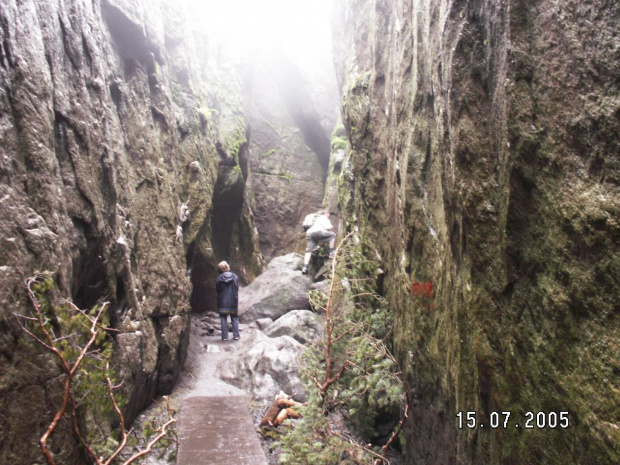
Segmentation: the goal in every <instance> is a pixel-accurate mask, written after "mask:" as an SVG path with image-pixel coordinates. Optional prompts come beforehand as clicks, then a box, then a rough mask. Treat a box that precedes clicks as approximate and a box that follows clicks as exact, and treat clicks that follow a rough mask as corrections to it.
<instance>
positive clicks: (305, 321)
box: [210, 253, 323, 402]
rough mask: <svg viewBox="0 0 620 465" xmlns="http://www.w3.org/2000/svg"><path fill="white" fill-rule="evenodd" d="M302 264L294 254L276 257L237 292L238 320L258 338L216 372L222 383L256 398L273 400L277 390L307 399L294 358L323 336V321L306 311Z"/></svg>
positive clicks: (307, 282) (306, 294)
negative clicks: (255, 333)
mask: <svg viewBox="0 0 620 465" xmlns="http://www.w3.org/2000/svg"><path fill="white" fill-rule="evenodd" d="M302 265H303V257H301V256H300V255H298V254H295V253H292V254H288V255H285V256H283V257H277V258H274V259H273V260H272V261H271V262H270V263H269V265H268V267H267V269H266V270H265V271H264V272H263V273H262V274H261V275H260V276H258V277H257V278H256V279H255V280H254V281H253V282H252V284H250V285H249V286H247V287H246V288H244V289H243V290H242V292H241V293H240V296H239V313H240V320H241V321H242V323H244V325H246V324H247V325H248V327H250V328H255V329H256V330H257V331H256V332H257V335H256V337H255V338H253V339H252V340H251V341H249V340H246V344H247V345H245V344H244V348H243V350H242V351H240V352H239V353H238V354H237V355H238V356H237V357H236V358H235V360H234V361H233V362H232V363H231V362H230V361H228V362H226V363H225V364H222V365H221V366H219V367H218V371H219V373H220V377H221V378H222V379H223V380H224V381H226V382H228V383H230V384H232V385H234V386H237V387H239V388H242V389H245V390H246V391H247V392H248V393H250V394H251V395H252V397H254V398H255V399H257V400H263V401H268V402H271V401H273V398H274V396H275V395H276V394H277V393H278V392H280V391H281V390H282V391H284V392H287V393H289V394H294V395H295V398H296V399H297V400H299V401H302V402H303V401H304V400H305V391H304V387H303V383H302V382H301V380H300V376H299V365H298V358H299V357H300V356H301V355H302V354H303V352H304V351H305V350H306V345H307V344H310V343H312V342H315V341H317V340H320V339H321V338H322V337H323V322H322V319H321V317H320V316H319V315H317V314H316V313H314V312H313V311H311V310H310V303H309V301H308V291H309V290H310V285H311V283H310V280H309V279H308V278H307V277H306V276H304V275H302V273H301V267H302ZM210 324H211V323H210Z"/></svg>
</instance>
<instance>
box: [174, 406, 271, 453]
mask: <svg viewBox="0 0 620 465" xmlns="http://www.w3.org/2000/svg"><path fill="white" fill-rule="evenodd" d="M220 464H221V465H229V464H235V465H267V459H266V458H265V454H264V452H263V449H262V448H261V444H260V441H259V439H258V437H257V436H256V430H255V428H254V423H253V421H252V417H251V416H250V411H249V410H248V407H247V405H246V403H245V398H244V397H240V396H220V397H188V398H186V399H183V404H182V407H181V413H180V419H179V452H178V455H177V465H220Z"/></svg>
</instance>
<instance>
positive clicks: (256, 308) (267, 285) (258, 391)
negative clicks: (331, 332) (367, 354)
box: [134, 254, 321, 465]
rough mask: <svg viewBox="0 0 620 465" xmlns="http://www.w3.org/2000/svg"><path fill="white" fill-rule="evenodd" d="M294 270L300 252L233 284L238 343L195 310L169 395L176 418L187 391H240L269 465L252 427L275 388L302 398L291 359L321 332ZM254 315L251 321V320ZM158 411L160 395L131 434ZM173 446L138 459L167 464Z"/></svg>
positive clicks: (272, 456)
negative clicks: (224, 336)
mask: <svg viewBox="0 0 620 465" xmlns="http://www.w3.org/2000/svg"><path fill="white" fill-rule="evenodd" d="M300 268H301V257H300V256H299V255H297V254H289V255H287V256H284V257H278V258H276V259H274V260H273V261H272V262H271V263H270V264H269V266H268V268H267V270H266V271H265V272H264V273H263V274H262V275H260V276H259V277H258V278H257V279H256V280H255V281H254V282H253V283H252V284H251V285H250V286H247V287H245V288H242V289H241V290H240V299H239V300H240V313H241V320H242V323H241V324H240V332H241V339H240V340H239V341H234V340H232V339H230V340H228V341H222V340H221V336H220V321H219V316H218V315H217V314H215V313H212V312H208V313H206V314H203V315H194V316H193V317H192V322H191V332H190V343H189V347H188V354H187V361H186V364H185V367H184V369H183V371H182V374H181V379H180V382H179V384H178V385H177V386H176V387H175V389H174V391H173V393H172V394H171V395H170V396H169V400H170V403H171V405H172V407H173V408H175V409H176V410H177V418H181V417H182V416H183V412H182V411H180V407H181V404H182V400H183V399H184V398H187V397H193V396H226V395H231V396H232V395H235V396H245V397H246V399H247V404H248V408H249V409H250V412H251V414H252V417H253V419H254V423H255V425H256V427H257V429H256V434H257V435H258V437H259V439H260V440H261V444H262V445H263V448H264V450H265V455H266V456H267V458H268V460H269V463H270V464H276V463H277V455H278V454H277V451H275V452H273V453H272V452H271V451H270V450H269V449H270V447H271V446H272V445H273V441H272V440H270V439H265V438H264V437H263V436H262V435H261V434H260V433H259V432H258V423H259V422H260V420H261V419H262V417H263V415H264V414H265V411H266V409H267V408H268V406H269V405H270V404H271V401H272V400H273V397H274V396H275V394H277V393H278V392H279V391H280V390H283V391H285V392H286V393H287V394H296V396H297V398H299V400H303V395H304V393H303V386H302V383H301V381H300V380H299V375H298V371H297V365H296V361H295V360H296V357H297V355H299V354H300V353H301V352H303V350H304V345H303V343H307V342H309V341H310V340H312V339H314V338H315V337H318V336H320V335H321V325H320V324H319V319H318V316H317V315H316V314H314V313H313V312H311V311H309V310H308V309H307V308H308V300H307V292H308V289H309V286H310V281H309V280H308V279H307V278H306V277H304V276H302V275H301V272H300V271H299V269H300ZM276 297H277V298H276ZM280 315H281V316H280ZM257 316H258V317H260V318H259V319H258V321H257V320H254V318H256V317H257ZM244 317H245V318H244ZM274 320H277V321H275V322H274ZM224 380H226V381H224ZM164 411H165V410H164V402H161V401H160V402H159V403H158V404H154V405H153V406H151V407H150V408H149V409H147V410H146V411H145V412H143V413H142V414H141V415H140V416H139V418H138V420H137V421H136V423H135V425H134V428H135V429H136V431H137V432H138V434H141V432H142V431H144V429H145V428H146V427H148V425H149V424H151V423H153V422H154V421H157V419H158V418H160V417H161V416H162V413H163V412H164ZM174 449H175V447H174V445H171V446H170V447H169V449H168V450H161V451H158V453H155V454H151V456H149V457H148V458H147V459H146V460H145V461H143V462H142V463H144V464H149V465H164V464H169V463H174V455H171V453H173V452H174Z"/></svg>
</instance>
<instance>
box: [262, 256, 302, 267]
mask: <svg viewBox="0 0 620 465" xmlns="http://www.w3.org/2000/svg"><path fill="white" fill-rule="evenodd" d="M303 265H304V257H303V255H300V254H298V253H295V252H292V253H289V254H286V255H282V256H280V257H275V258H273V259H272V260H271V261H270V262H269V263H268V264H267V269H268V270H272V269H288V270H294V271H295V270H301V268H302V266H303Z"/></svg>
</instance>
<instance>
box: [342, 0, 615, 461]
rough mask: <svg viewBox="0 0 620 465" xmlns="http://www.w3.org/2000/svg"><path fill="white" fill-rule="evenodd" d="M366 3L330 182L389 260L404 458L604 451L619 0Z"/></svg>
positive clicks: (357, 7) (573, 457)
mask: <svg viewBox="0 0 620 465" xmlns="http://www.w3.org/2000/svg"><path fill="white" fill-rule="evenodd" d="M372 6H373V2H365V1H354V2H341V5H340V8H341V13H342V16H341V19H342V22H341V24H342V26H343V27H342V28H341V30H340V31H339V37H340V39H339V44H340V46H341V47H342V49H341V50H340V53H339V54H338V55H339V56H340V59H339V69H340V71H341V77H340V79H341V82H344V83H345V85H344V88H345V94H344V96H343V102H344V106H343V119H344V125H345V127H346V129H347V134H348V136H349V141H350V142H349V143H350V148H349V150H348V151H347V157H346V159H345V162H344V163H343V170H342V173H341V174H340V175H339V177H338V184H339V186H340V204H341V206H342V207H343V210H344V212H345V218H344V223H345V224H346V225H348V227H351V228H353V227H357V228H358V229H359V231H360V233H361V241H362V242H363V243H364V244H365V247H366V249H367V251H368V256H370V257H374V259H375V260H376V264H377V266H378V267H381V268H382V269H383V270H385V273H386V274H385V279H384V287H385V293H386V296H387V298H388V299H389V301H390V304H391V308H392V310H393V318H394V350H395V352H396V354H397V357H398V359H399V362H400V364H401V367H402V368H403V370H404V372H405V373H406V377H407V381H408V384H409V388H410V394H411V399H414V401H413V402H414V403H413V405H412V409H411V410H410V416H409V419H408V420H407V422H406V428H405V433H404V441H403V444H404V445H403V447H404V450H405V452H406V455H407V461H408V462H411V463H452V462H458V463H472V464H473V463H475V464H486V463H488V464H500V463H548V464H554V463H605V464H613V463H618V461H620V449H619V448H618V433H617V431H618V426H619V425H620V417H619V412H620V411H619V410H618V405H619V403H620V393H619V391H618V385H619V383H620V370H619V365H618V360H617V356H616V354H617V352H618V344H617V341H618V340H620V313H619V312H618V304H617V300H618V299H617V296H618V295H620V281H619V278H618V276H620V274H619V271H620V246H619V244H620V241H619V239H620V237H619V229H618V228H619V223H618V217H619V213H620V211H619V210H620V202H619V201H618V198H620V197H619V195H618V194H619V193H620V189H619V188H618V176H619V175H620V165H619V160H618V153H620V150H619V148H620V147H619V146H618V138H617V134H618V133H619V131H620V119H618V114H619V113H618V112H619V109H620V105H619V104H620V102H619V101H618V97H617V96H618V95H620V92H619V91H620V84H619V81H618V79H617V76H619V75H620V69H619V66H620V65H618V63H619V62H618V60H617V59H615V58H614V55H613V54H614V52H611V50H617V46H618V43H617V34H616V32H615V31H617V26H616V24H617V22H618V20H619V19H620V7H618V6H615V5H614V6H613V7H609V8H608V10H606V15H605V16H602V15H599V14H596V13H595V11H596V8H597V6H596V4H595V2H591V1H586V2H568V3H564V4H562V5H561V6H558V5H556V4H555V3H553V2H550V1H543V2H539V3H538V4H537V6H536V9H535V10H534V9H533V8H532V6H531V4H529V3H528V2H522V1H517V2H512V3H511V5H510V9H508V7H507V6H501V5H497V4H495V3H494V4H493V5H491V4H489V3H483V2H473V3H470V4H467V5H461V4H458V5H457V4H450V5H448V3H447V2H435V3H434V4H428V5H426V4H425V5H421V4H419V3H418V4H416V3H413V4H411V2H404V1H399V2H393V3H392V4H390V5H389V6H386V5H383V4H382V5H381V7H380V8H378V9H374V8H373V7H372ZM442 8H445V9H443V10H442ZM353 11H355V15H353V14H352V12H353ZM371 12H372V13H371ZM440 16H441V17H442V18H445V22H443V21H442V22H441V23H437V22H435V21H434V20H433V18H437V17H440ZM371 18H375V19H376V21H375V20H372V19H371ZM412 18H413V19H414V20H415V21H414V22H412ZM423 31H424V32H423ZM412 37H413V38H414V44H413V46H411V38H412ZM337 38H338V37H337ZM370 44H372V47H371V46H370ZM596 44H606V45H607V47H608V48H605V47H602V48H601V47H599V46H598V45H596ZM371 52H372V53H371ZM603 76H604V77H603ZM502 411H508V412H511V418H510V422H509V423H508V424H507V426H506V427H505V428H504V427H503V424H502V425H501V426H500V427H498V428H492V427H491V423H490V422H491V421H492V420H494V419H495V418H496V415H495V413H494V412H502ZM459 412H463V415H465V413H466V412H475V414H476V419H477V426H476V427H475V428H471V429H470V428H468V427H467V426H462V427H459V424H458V418H457V416H456V415H457V414H458V413H459ZM526 412H533V413H534V416H535V417H536V416H537V414H538V412H544V414H542V416H541V417H540V421H541V422H542V418H543V417H544V418H545V421H546V424H547V426H545V427H544V428H542V427H539V424H540V423H539V424H537V423H536V418H535V419H534V421H533V423H530V424H533V425H534V428H532V429H527V430H526V429H524V426H525V421H526V417H525V414H526ZM554 412H555V414H558V415H559V412H568V418H569V423H570V426H569V428H567V429H564V428H550V427H549V426H548V421H549V419H550V418H552V417H553V415H552V414H553V413H554ZM550 415H551V417H550ZM502 419H503V417H502ZM480 423H482V424H484V427H482V428H481V427H480V426H479V425H480ZM516 424H519V427H518V428H517V427H516Z"/></svg>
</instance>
